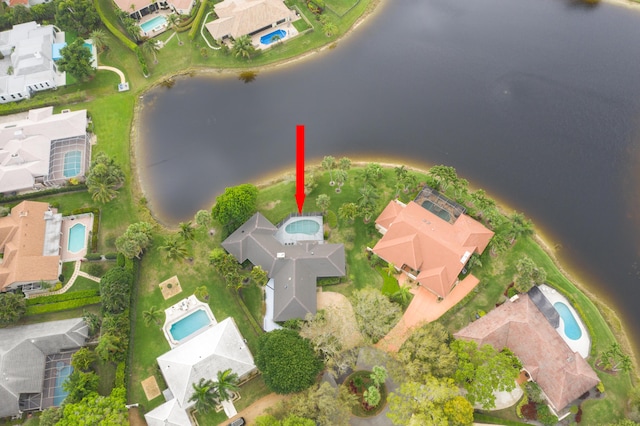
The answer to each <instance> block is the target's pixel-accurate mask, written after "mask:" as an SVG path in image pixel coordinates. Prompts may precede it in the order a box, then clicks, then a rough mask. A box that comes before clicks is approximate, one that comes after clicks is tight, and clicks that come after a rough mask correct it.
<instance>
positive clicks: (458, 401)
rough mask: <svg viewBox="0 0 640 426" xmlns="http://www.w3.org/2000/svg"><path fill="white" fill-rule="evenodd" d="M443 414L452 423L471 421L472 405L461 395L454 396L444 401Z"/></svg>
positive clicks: (461, 425) (460, 423)
mask: <svg viewBox="0 0 640 426" xmlns="http://www.w3.org/2000/svg"><path fill="white" fill-rule="evenodd" d="M444 414H445V415H446V416H447V418H448V419H449V422H450V424H452V425H456V426H457V425H459V426H463V425H470V424H472V423H473V406H472V405H471V404H470V403H469V401H467V400H466V399H465V398H464V397H463V396H456V397H455V398H453V399H450V400H448V401H447V402H445V403H444Z"/></svg>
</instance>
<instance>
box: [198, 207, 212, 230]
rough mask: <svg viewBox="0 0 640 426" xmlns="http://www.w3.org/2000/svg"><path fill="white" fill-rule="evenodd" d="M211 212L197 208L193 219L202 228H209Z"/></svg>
mask: <svg viewBox="0 0 640 426" xmlns="http://www.w3.org/2000/svg"><path fill="white" fill-rule="evenodd" d="M211 220H212V219H211V212H210V211H208V210H198V211H197V212H196V216H195V221H196V225H198V226H199V227H202V228H209V227H210V226H211Z"/></svg>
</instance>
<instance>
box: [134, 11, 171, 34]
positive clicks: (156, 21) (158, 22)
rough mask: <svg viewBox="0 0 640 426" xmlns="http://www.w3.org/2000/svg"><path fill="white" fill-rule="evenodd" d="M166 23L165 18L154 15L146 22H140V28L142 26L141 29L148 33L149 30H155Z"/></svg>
mask: <svg viewBox="0 0 640 426" xmlns="http://www.w3.org/2000/svg"><path fill="white" fill-rule="evenodd" d="M166 23H167V18H165V17H164V16H162V15H160V16H156V17H155V18H153V19H151V20H149V21H147V22H144V23H142V24H140V28H142V31H144V32H145V33H150V32H151V31H155V30H157V29H158V28H160V27H161V26H163V25H165V24H166Z"/></svg>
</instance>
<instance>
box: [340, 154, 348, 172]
mask: <svg viewBox="0 0 640 426" xmlns="http://www.w3.org/2000/svg"><path fill="white" fill-rule="evenodd" d="M338 168H339V169H340V170H344V171H345V172H348V171H349V170H350V169H351V160H350V159H349V158H347V157H342V158H341V159H340V160H339V161H338Z"/></svg>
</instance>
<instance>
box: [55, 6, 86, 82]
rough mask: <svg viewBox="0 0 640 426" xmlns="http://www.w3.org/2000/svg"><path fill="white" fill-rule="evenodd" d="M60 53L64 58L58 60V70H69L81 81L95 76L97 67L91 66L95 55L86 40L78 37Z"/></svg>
mask: <svg viewBox="0 0 640 426" xmlns="http://www.w3.org/2000/svg"><path fill="white" fill-rule="evenodd" d="M63 1H64V0H63ZM60 54H61V55H62V58H60V59H59V60H58V62H57V66H58V70H60V71H65V72H68V73H69V74H71V75H72V76H74V77H75V78H77V79H78V80H81V81H87V80H89V79H90V78H91V77H93V74H94V73H95V69H94V68H93V67H92V66H91V61H92V60H93V57H92V55H91V51H90V50H89V48H87V47H86V46H85V45H84V40H82V39H81V38H78V39H76V40H75V41H74V42H73V43H71V44H68V45H67V46H65V47H63V48H62V49H60Z"/></svg>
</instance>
